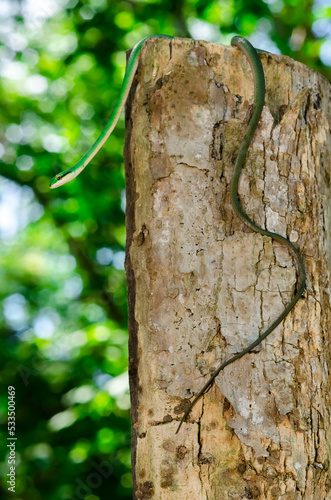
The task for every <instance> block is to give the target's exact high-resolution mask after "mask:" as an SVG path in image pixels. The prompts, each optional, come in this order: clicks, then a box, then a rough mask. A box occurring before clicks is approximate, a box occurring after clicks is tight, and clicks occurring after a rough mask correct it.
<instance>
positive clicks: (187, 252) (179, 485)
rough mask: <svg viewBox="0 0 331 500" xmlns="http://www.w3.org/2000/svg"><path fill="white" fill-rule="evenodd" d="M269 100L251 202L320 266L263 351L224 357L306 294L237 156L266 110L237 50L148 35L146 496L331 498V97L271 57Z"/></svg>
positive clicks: (133, 315) (138, 94) (134, 281)
mask: <svg viewBox="0 0 331 500" xmlns="http://www.w3.org/2000/svg"><path fill="white" fill-rule="evenodd" d="M261 61H262V64H263V67H264V71H265V76H266V87H267V93H266V102H265V107H264V109H263V114H262V117H261V121H260V124H259V127H258V130H257V132H256V134H255V136H254V140H253V143H252V145H251V147H250V150H249V153H248V156H247V160H246V164H245V167H244V170H243V173H242V177H241V181H240V187H239V195H240V199H241V202H242V205H243V207H244V210H245V211H246V213H247V214H248V215H249V217H250V218H251V219H253V220H254V221H255V222H256V223H257V224H258V225H260V226H262V227H266V228H267V229H268V230H270V231H274V232H277V233H279V234H282V235H283V236H285V237H287V238H289V239H290V240H291V241H292V242H293V243H294V245H296V247H297V248H298V249H299V251H300V252H301V255H302V256H303V258H304V262H305V266H306V271H307V285H306V291H305V293H304V296H303V297H302V298H301V299H300V300H299V302H298V304H297V305H296V306H295V308H294V309H293V310H292V312H291V313H290V314H289V315H288V317H287V318H286V319H285V321H283V322H282V324H281V325H279V326H278V327H277V329H276V330H275V331H274V332H272V334H271V335H270V336H269V337H268V338H267V339H266V340H265V341H264V342H263V343H262V346H261V347H260V348H257V349H256V350H255V351H254V352H252V353H250V354H247V355H246V356H244V357H243V358H242V359H240V360H238V361H236V362H234V363H233V364H231V365H229V366H228V367H227V368H225V370H224V371H223V372H221V374H220V375H219V376H218V377H217V379H216V383H215V384H214V385H213V387H212V388H211V390H210V391H209V392H208V393H207V394H205V395H204V396H203V397H202V398H201V400H200V401H199V402H198V403H197V404H196V406H195V407H194V409H193V411H192V413H191V414H190V416H189V417H188V419H187V422H186V423H185V424H184V425H183V426H182V428H181V430H180V432H179V433H178V434H177V435H176V434H175V432H176V429H177V426H178V423H179V420H180V418H181V417H182V414H183V412H184V410H185V408H187V405H188V403H189V401H190V398H192V396H193V395H194V394H196V393H197V392H198V391H199V390H200V389H201V387H202V386H203V385H204V383H205V382H206V380H207V378H208V377H209V374H210V373H211V372H212V371H213V369H215V368H217V367H218V366H219V365H220V363H221V362H222V361H223V360H225V359H227V358H229V357H230V356H231V355H233V354H234V353H236V352H238V351H240V350H242V349H243V348H244V347H246V346H247V345H248V344H250V343H251V342H252V341H253V340H255V339H256V338H257V336H258V335H259V334H261V333H262V332H263V331H264V330H265V329H266V328H267V327H268V326H269V325H270V324H271V322H272V321H273V320H274V319H275V318H276V317H277V316H278V315H279V314H280V313H281V312H282V310H283V309H284V305H286V304H287V303H288V302H289V301H290V300H291V298H292V296H293V293H294V289H295V283H296V270H295V266H294V262H293V260H292V257H291V255H290V254H289V253H288V251H287V250H286V249H285V248H283V247H282V246H281V245H279V244H276V243H273V242H272V241H271V239H270V238H268V237H263V236H261V235H260V234H257V233H255V232H254V231H252V230H251V229H250V228H248V227H246V226H245V224H244V223H243V222H242V221H241V220H239V219H238V217H237V216H236V215H235V214H234V211H233V209H232V206H231V200H230V189H229V185H230V182H231V177H232V172H233V167H234V161H235V158H236V155H237V152H238V148H239V146H240V142H241V140H242V137H243V134H244V132H245V129H246V126H247V123H248V120H249V117H250V114H251V110H252V103H253V78H252V74H251V71H250V68H249V65H248V62H247V59H246V58H245V56H244V55H243V54H242V53H241V52H240V51H239V50H238V49H236V48H232V47H224V46H219V45H215V44H212V43H207V42H202V41H192V40H187V39H174V40H172V41H169V40H164V39H163V40H161V39H152V40H149V41H148V42H147V43H146V44H145V46H144V48H143V51H142V53H141V58H140V64H139V68H138V73H137V76H136V79H135V84H134V85H133V89H132V91H131V97H130V99H129V104H128V107H127V138H126V147H125V162H126V176H127V258H126V272H127V278H128V298H129V330H130V384H131V397H132V431H133V450H132V453H133V476H134V498H136V499H144V500H146V499H155V500H159V499H162V500H163V499H164V500H165V499H166V500H168V499H169V500H170V499H171V500H175V499H176V500H177V499H180V500H184V499H188V500H195V499H199V500H200V499H208V500H214V499H215V500H216V499H217V500H220V499H221V500H227V499H232V500H233V499H268V500H270V499H280V498H281V499H282V500H290V499H291V500H299V499H300V500H301V499H302V500H303V499H305V500H313V499H316V500H323V499H330V498H331V477H330V476H331V473H330V458H331V423H330V422H331V420H330V414H331V398H330V378H328V367H329V369H330V367H331V361H330V337H331V335H330V334H331V331H330V329H331V328H330V319H331V314H330V310H331V301H330V269H331V258H330V250H331V199H330V198H331V196H330V178H331V169H330V152H331V146H330V132H329V128H328V123H329V122H330V120H331V107H330V102H331V92H330V85H329V83H328V81H327V80H326V79H325V78H324V77H322V76H321V75H319V74H318V73H316V72H314V71H313V70H312V69H310V68H307V67H306V66H304V65H303V64H301V63H298V62H295V61H293V60H291V59H290V58H288V57H285V56H278V55H271V54H263V53H262V54H261Z"/></svg>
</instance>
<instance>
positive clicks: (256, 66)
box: [50, 35, 305, 434]
mask: <svg viewBox="0 0 331 500" xmlns="http://www.w3.org/2000/svg"><path fill="white" fill-rule="evenodd" d="M154 37H163V38H170V39H171V38H173V37H172V36H169V35H152V36H148V37H146V38H143V39H142V40H140V42H138V43H137V44H136V45H135V47H134V48H133V49H132V51H131V54H130V58H129V60H128V64H127V70H126V73H125V76H124V80H123V84H122V87H121V91H120V96H119V99H118V101H117V103H116V105H115V108H114V111H113V112H112V114H111V117H110V119H109V121H108V123H107V125H106V127H105V128H104V130H103V132H102V133H101V135H100V137H99V138H98V139H97V140H96V142H95V143H94V144H93V146H92V147H91V148H90V149H89V150H88V152H87V153H86V154H85V155H84V156H83V158H82V159H81V160H80V161H79V162H78V163H77V164H76V165H75V166H74V167H72V168H70V169H68V170H65V171H64V172H61V173H60V174H58V175H56V176H55V177H53V179H52V181H51V185H50V187H51V188H56V187H58V186H61V185H63V184H65V183H66V182H68V181H70V180H72V179H74V178H75V177H76V176H77V175H78V174H79V173H80V172H82V170H83V169H84V168H85V167H86V166H87V165H88V163H89V162H90V161H91V160H92V158H93V157H94V156H95V155H96V154H97V152H98V151H99V150H100V148H101V147H102V146H103V144H104V143H105V142H106V140H107V139H108V137H109V135H110V134H111V132H112V131H113V129H114V127H115V125H116V123H117V121H118V119H119V116H120V113H121V111H122V109H123V106H124V104H125V102H126V99H127V97H128V94H129V91H130V88H131V84H132V81H133V78H134V75H135V73H136V70H137V67H138V56H139V53H140V51H141V49H142V47H143V45H144V42H145V41H146V40H147V39H148V38H154ZM231 45H233V46H235V47H238V48H239V49H240V50H241V51H242V52H243V53H244V54H245V56H246V58H247V60H248V62H249V65H250V67H251V71H252V74H253V79H254V106H253V113H252V116H251V119H250V121H249V124H248V126H247V129H246V132H245V135H244V138H243V140H242V143H241V145H240V149H239V153H238V156H237V159H236V163H235V167H234V172H233V177H232V181H231V202H232V206H233V208H234V211H235V212H236V214H237V215H238V217H240V219H242V220H243V221H244V222H245V224H247V225H248V226H250V227H251V228H252V229H253V230H254V231H256V232H257V233H260V234H262V235H263V236H269V237H270V238H272V239H273V240H275V241H278V242H279V243H281V244H283V245H285V246H286V247H287V249H288V250H289V252H290V253H291V255H292V256H293V258H294V261H295V263H296V266H297V284H296V293H295V295H294V297H293V298H292V300H291V301H290V302H289V304H288V305H287V306H286V307H285V309H284V311H283V312H282V314H280V315H279V316H278V318H277V319H275V320H274V322H273V323H272V324H271V325H270V326H269V327H268V328H267V329H266V330H265V331H264V332H263V333H262V334H261V335H260V336H259V337H258V338H257V339H256V340H255V341H254V342H252V343H251V344H250V345H248V346H247V347H246V348H245V349H243V350H242V351H240V352H238V353H237V354H235V355H234V356H232V357H231V358H229V359H228V360H226V361H224V363H222V364H221V365H220V366H219V368H217V370H216V371H215V372H214V373H213V374H212V375H211V376H210V377H209V379H208V381H207V382H206V383H205V385H204V386H203V387H202V389H201V390H200V391H199V392H198V394H197V395H196V396H195V398H194V399H193V401H192V403H191V404H190V405H189V407H188V409H187V410H186V411H185V413H184V415H183V417H182V419H181V421H180V423H179V426H178V428H177V431H176V434H177V433H178V431H179V429H180V428H181V425H182V424H183V422H184V421H185V420H186V417H187V416H188V414H189V413H190V411H191V410H192V408H193V406H194V405H195V403H196V402H197V401H198V399H200V397H201V396H202V395H203V394H204V393H205V392H206V391H207V389H208V388H209V387H210V386H211V384H212V383H213V381H214V380H215V378H216V377H217V375H218V374H219V373H220V372H221V371H222V370H223V369H224V368H225V367H226V366H228V365H229V364H231V363H233V362H234V361H236V360H237V359H239V358H241V357H242V356H244V355H245V354H247V353H248V352H250V351H251V350H252V349H254V348H255V347H256V346H258V345H259V344H260V343H261V342H262V341H263V340H264V339H265V338H266V337H267V336H268V335H270V333H271V332H272V331H273V330H274V329H275V328H276V327H277V326H278V325H279V324H280V323H281V322H282V321H283V319H284V318H285V317H286V316H287V315H288V313H289V312H290V311H291V310H292V309H293V307H294V306H295V304H296V303H297V302H298V300H299V298H300V297H301V295H302V293H303V291H304V287H305V267H304V264H303V260H302V258H301V256H300V254H299V252H298V250H297V249H296V248H295V246H294V245H293V244H292V243H291V242H290V241H289V240H287V239H286V238H284V237H283V236H281V235H280V234H277V233H273V232H271V231H267V230H266V229H263V228H262V227H260V226H258V225H257V224H255V222H253V221H252V220H251V219H250V218H249V217H248V215H247V214H246V213H245V212H244V210H243V209H242V207H241V205H240V202H239V197H238V184H239V179H240V174H241V171H242V168H243V166H244V163H245V159H246V154H247V151H248V148H249V146H250V144H251V141H252V138H253V136H254V133H255V130H256V128H257V126H258V123H259V120H260V117H261V114H262V109H263V105H264V98H265V80H264V73H263V67H262V64H261V61H260V58H259V56H258V53H257V51H256V49H255V48H254V47H253V46H252V45H251V44H250V42H249V41H248V40H246V39H245V38H242V37H239V36H234V37H233V38H232V40H231Z"/></svg>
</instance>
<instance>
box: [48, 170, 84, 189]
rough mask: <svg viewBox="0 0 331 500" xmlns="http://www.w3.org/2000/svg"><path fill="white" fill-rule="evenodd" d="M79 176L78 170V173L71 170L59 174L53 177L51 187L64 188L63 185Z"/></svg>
mask: <svg viewBox="0 0 331 500" xmlns="http://www.w3.org/2000/svg"><path fill="white" fill-rule="evenodd" d="M78 174H79V172H78V171H77V170H76V171H73V170H71V169H69V170H65V171H64V172H61V173H60V174H57V175H55V176H54V177H53V179H52V180H51V183H50V186H49V187H50V188H51V189H54V188H57V187H59V186H62V185H63V184H66V183H67V182H69V181H72V180H73V179H74V178H75V177H76V176H77V175H78Z"/></svg>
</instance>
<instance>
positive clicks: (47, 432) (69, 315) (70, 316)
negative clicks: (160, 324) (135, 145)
mask: <svg viewBox="0 0 331 500" xmlns="http://www.w3.org/2000/svg"><path fill="white" fill-rule="evenodd" d="M330 12H331V4H330V3H328V2H326V1H323V0H316V1H315V2H313V1H311V0H266V1H262V0H247V1H243V0H240V1H239V0H236V1H235V0H229V1H228V0H214V1H203V0H185V1H179V0H164V1H161V0H131V1H112V0H80V1H78V0H44V1H40V0H22V1H21V2H19V1H16V0H4V1H3V2H2V3H1V12H0V18H1V23H0V40H1V46H0V58H1V68H0V73H1V76H2V78H1V84H0V91H1V106H0V155H1V159H2V163H1V166H0V174H1V176H0V235H1V247H0V263H1V267H0V280H1V290H0V295H1V309H0V328H1V337H0V342H1V345H0V353H1V354H0V356H1V364H0V373H1V383H2V387H3V391H2V392H1V401H0V405H1V406H0V419H1V423H2V424H3V432H2V438H3V439H2V440H1V457H2V463H1V464H0V471H1V486H0V489H1V497H2V498H14V499H24V500H30V499H31V500H32V499H33V500H41V499H45V500H62V499H63V500H66V499H74V498H76V499H81V498H86V500H99V499H100V500H103V499H106V498H109V496H111V498H116V499H129V498H131V476H130V424H129V395H128V385H127V375H126V370H127V305H126V289H125V275H124V266H123V263H124V245H125V220H124V209H125V197H124V189H125V186H124V167H123V158H122V149H123V137H124V120H123V118H122V119H121V120H120V122H119V124H118V126H117V128H116V130H115V131H114V133H113V135H112V136H111V137H110V139H109V140H108V142H107V143H106V145H105V146H104V148H103V149H102V150H101V151H100V153H99V154H98V156H97V158H96V159H94V160H93V164H92V165H91V166H90V167H89V168H88V170H87V171H86V172H84V174H83V175H81V176H80V177H79V178H77V179H76V180H75V181H74V182H72V183H69V184H67V185H66V186H64V187H61V188H59V189H58V190H54V191H50V190H49V181H50V178H51V177H52V176H53V175H54V174H55V173H58V172H59V171H61V170H63V169H66V168H69V167H70V166H72V165H73V164H74V163H75V162H76V161H77V160H78V159H79V158H80V157H81V156H82V154H84V153H85V151H86V150H87V149H88V148H89V147H90V145H91V144H92V142H93V141H94V140H95V139H96V138H97V136H98V134H99V132H100V131H101V129H102V128H103V125H104V124H105V123H106V121H107V119H108V117H109V115H110V111H111V108H112V106H113V104H114V102H115V100H116V98H117V95H118V92H119V88H120V86H121V82H122V78H123V73H124V70H125V61H126V56H125V51H126V50H128V49H130V48H131V47H132V46H133V45H134V44H135V43H136V42H137V41H139V40H140V39H141V38H142V37H144V36H146V35H149V34H155V33H166V34H170V35H176V36H181V37H193V38H200V39H206V40H211V41H214V42H217V43H219V42H224V43H229V41H230V38H231V36H232V35H233V34H241V35H243V36H247V37H249V38H250V39H251V40H252V42H253V43H254V44H255V45H256V46H257V47H259V48H262V49H263V48H264V49H266V50H269V51H270V52H275V51H276V52H277V51H278V53H283V54H287V55H290V56H291V57H293V58H295V59H297V60H299V61H302V62H303V63H305V64H307V65H309V66H311V67H313V68H314V69H316V70H317V71H319V72H321V73H322V74H324V75H325V76H326V77H327V78H330V76H331V73H330V71H331V70H330V67H329V66H330V65H331V57H330V55H329V54H330V53H331V51H330V48H331V27H330V26H331V22H330ZM7 386H14V387H15V388H16V407H17V415H16V417H17V421H16V427H17V433H16V436H17V438H18V440H17V444H16V465H17V469H16V493H15V494H13V493H11V492H8V490H7V486H8V485H7V483H6V481H7V476H6V474H7V473H8V464H7V461H6V454H7V452H8V449H7V448H6V444H7V442H6V437H7V430H6V427H7Z"/></svg>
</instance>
